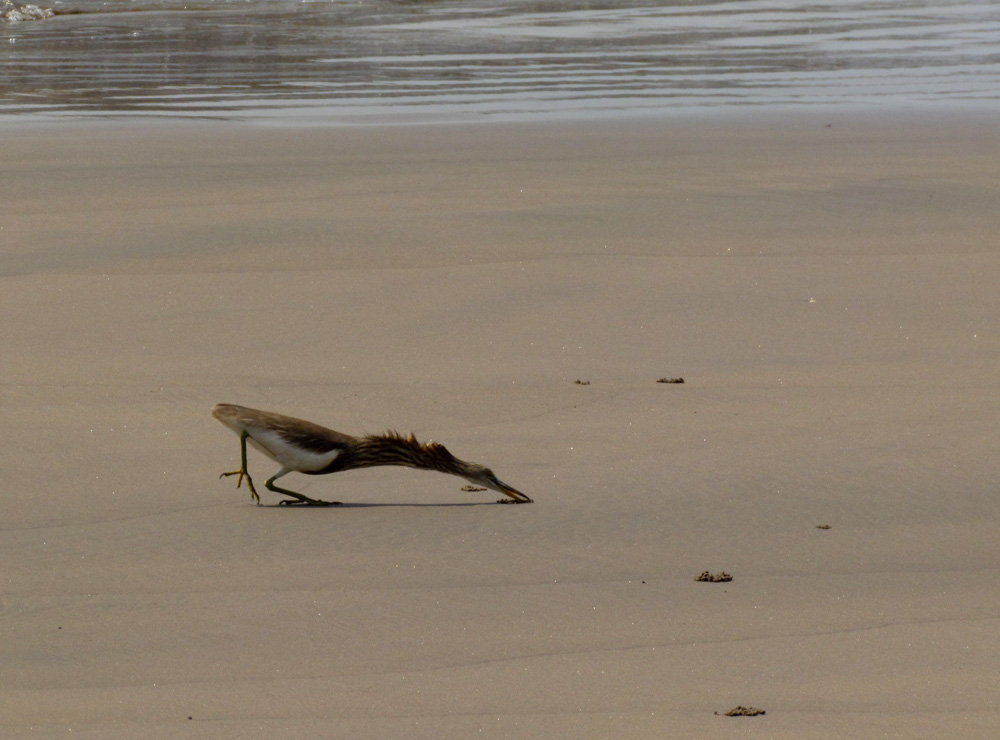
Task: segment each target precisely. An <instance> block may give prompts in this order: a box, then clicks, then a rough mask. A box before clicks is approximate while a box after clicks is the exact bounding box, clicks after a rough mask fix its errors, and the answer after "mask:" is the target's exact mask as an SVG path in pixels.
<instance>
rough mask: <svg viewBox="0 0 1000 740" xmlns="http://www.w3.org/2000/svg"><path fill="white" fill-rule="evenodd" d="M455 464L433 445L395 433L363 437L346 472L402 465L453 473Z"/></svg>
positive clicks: (438, 446) (444, 449)
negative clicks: (354, 469)
mask: <svg viewBox="0 0 1000 740" xmlns="http://www.w3.org/2000/svg"><path fill="white" fill-rule="evenodd" d="M456 462H458V460H457V459H456V458H455V456H454V455H452V454H451V453H450V452H448V450H447V449H446V448H445V446H444V445H440V444H438V443H436V442H430V443H428V444H421V443H420V442H418V441H417V440H416V438H415V437H414V436H413V435H412V434H411V435H409V436H408V437H404V436H402V435H401V434H397V433H396V432H387V433H386V434H376V435H371V436H368V437H362V438H361V440H360V441H359V442H358V444H357V445H355V447H354V449H353V450H352V451H351V455H350V461H349V464H348V465H347V467H346V468H345V469H347V468H370V467H374V466H376V465H404V466H406V467H408V468H421V469H423V470H437V471H440V472H442V473H452V472H454V466H455V463H456Z"/></svg>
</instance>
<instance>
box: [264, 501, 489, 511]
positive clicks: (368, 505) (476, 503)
mask: <svg viewBox="0 0 1000 740" xmlns="http://www.w3.org/2000/svg"><path fill="white" fill-rule="evenodd" d="M500 505H501V504H500V502H499V501H468V502H462V503H451V504H434V503H426V504H421V503H385V504H378V503H347V502H343V503H340V504H334V505H330V506H313V505H307V504H281V503H275V504H261V507H262V508H264V509H299V510H308V511H324V510H327V511H338V510H343V509H382V508H387V507H432V508H438V509H443V508H452V507H456V506H500Z"/></svg>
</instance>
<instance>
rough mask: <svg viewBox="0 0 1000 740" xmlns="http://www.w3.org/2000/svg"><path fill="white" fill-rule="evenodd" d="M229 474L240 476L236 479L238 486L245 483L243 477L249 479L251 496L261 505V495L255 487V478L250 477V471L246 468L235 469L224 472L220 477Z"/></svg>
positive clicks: (248, 485) (248, 484)
mask: <svg viewBox="0 0 1000 740" xmlns="http://www.w3.org/2000/svg"><path fill="white" fill-rule="evenodd" d="M229 475H238V476H239V478H237V480H236V487H237V488H239V487H240V486H241V485H242V484H243V479H244V478H246V479H247V488H249V489H250V496H251V497H253V500H254V501H255V502H256V503H257V506H260V496H258V495H257V489H256V488H254V487H253V479H252V478H251V477H250V473H248V472H247V471H245V470H233V471H232V472H229V473H223V474H222V475H220V476H219V477H220V478H225V477H226V476H229Z"/></svg>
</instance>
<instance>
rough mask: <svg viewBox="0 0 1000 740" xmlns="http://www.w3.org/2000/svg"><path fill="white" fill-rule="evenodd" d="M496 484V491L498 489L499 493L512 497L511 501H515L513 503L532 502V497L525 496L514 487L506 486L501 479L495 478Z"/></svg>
mask: <svg viewBox="0 0 1000 740" xmlns="http://www.w3.org/2000/svg"><path fill="white" fill-rule="evenodd" d="M496 484H497V485H496V490H498V491H500V493H502V494H504V495H506V496H510V497H511V498H512V499H514V501H513V503H515V504H530V503H532V499H531V498H529V497H528V496H525V495H524V494H523V493H521V492H520V491H519V490H517V489H516V488H513V487H511V486H508V485H507V484H506V483H504V482H503V481H502V480H499V479H497V481H496ZM505 503H511V502H510V501H507V502H505Z"/></svg>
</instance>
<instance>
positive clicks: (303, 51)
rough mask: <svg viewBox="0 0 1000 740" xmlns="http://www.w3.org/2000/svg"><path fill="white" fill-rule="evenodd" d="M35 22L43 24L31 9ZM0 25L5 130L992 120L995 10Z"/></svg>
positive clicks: (527, 13)
mask: <svg viewBox="0 0 1000 740" xmlns="http://www.w3.org/2000/svg"><path fill="white" fill-rule="evenodd" d="M42 5H46V4H45V3H42ZM51 7H53V8H55V9H56V10H57V11H58V12H60V13H61V14H60V15H57V16H56V17H55V18H52V19H48V20H42V21H32V22H24V23H3V24H2V25H0V43H2V44H3V52H2V55H0V76H2V83H0V117H10V116H20V117H22V118H23V117H25V116H30V117H32V118H34V117H38V116H42V117H45V118H49V117H65V116H80V115H86V116H110V115H115V116H119V115H130V116H137V115H142V116H171V117H172V116H186V117H191V116H203V117H222V118H244V119H259V118H277V119H283V120H309V121H327V122H345V123H346V122H359V121H364V122H369V121H373V122H393V121H408V120H463V119H480V118H489V119H507V118H512V117H513V118H524V117H541V116H598V115H618V114H621V113H623V112H625V113H629V114H636V113H639V114H641V113H654V114H663V113H672V112H689V111H696V110H703V109H706V108H716V109H719V108H722V109H726V108H736V107H740V106H742V107H746V106H757V107H760V106H786V105H791V106H799V107H804V106H821V105H843V104H848V105H861V106H872V107H886V106H896V107H906V106H911V105H922V104H929V105H938V106H973V107H980V108H982V107H997V103H998V98H1000V53H998V51H997V50H998V49H1000V5H998V4H996V3H993V2H983V1H982V0H978V1H977V2H961V1H957V2H927V1H923V2H921V1H919V0H884V1H882V2H872V1H871V0H837V1H836V2H815V3H802V2H793V1H791V0H742V1H734V2H721V1H713V0H691V1H690V2H685V1H676V0H675V1H666V2H649V1H645V2H644V1H643V0H638V1H636V0H594V1H592V2H588V1H587V0H568V1H560V2H556V1H551V0H550V1H546V0H374V1H372V0H363V1H362V2H344V1H342V0H312V1H309V0H214V1H213V0H201V1H200V2H191V3H178V2H174V1H173V0H103V1H101V2H94V0H65V1H64V2H60V3H56V4H53V5H51Z"/></svg>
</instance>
